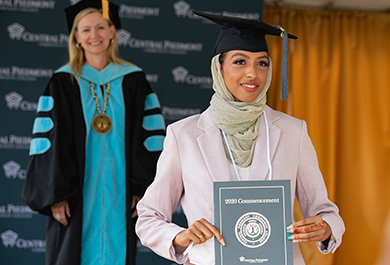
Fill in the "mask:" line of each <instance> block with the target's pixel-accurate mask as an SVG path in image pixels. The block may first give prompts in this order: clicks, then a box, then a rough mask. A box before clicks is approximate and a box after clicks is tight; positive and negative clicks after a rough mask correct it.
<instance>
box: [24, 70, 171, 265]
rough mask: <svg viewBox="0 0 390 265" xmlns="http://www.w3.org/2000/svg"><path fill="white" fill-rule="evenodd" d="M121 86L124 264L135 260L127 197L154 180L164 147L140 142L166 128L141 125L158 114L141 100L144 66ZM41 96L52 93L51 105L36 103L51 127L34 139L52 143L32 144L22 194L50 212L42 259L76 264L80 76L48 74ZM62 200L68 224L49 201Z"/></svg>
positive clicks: (82, 129)
mask: <svg viewBox="0 0 390 265" xmlns="http://www.w3.org/2000/svg"><path fill="white" fill-rule="evenodd" d="M122 88H123V98H124V105H125V124H124V126H125V143H123V144H124V145H125V156H126V171H125V172H126V219H127V225H126V227H127V239H126V242H127V244H126V248H127V252H126V253H127V255H126V264H135V256H136V255H135V254H136V250H137V246H136V240H137V237H136V235H135V232H134V231H135V229H134V226H135V222H136V219H133V218H131V214H132V212H133V210H132V209H130V205H131V200H132V196H133V195H138V196H141V197H142V196H143V194H144V192H145V190H146V188H147V187H148V185H149V184H150V183H151V182H152V181H153V179H154V175H155V170H156V169H155V168H156V167H155V166H156V163H157V160H158V157H159V155H160V150H161V149H162V144H161V148H157V149H160V150H157V149H155V150H151V151H150V150H147V149H146V148H145V145H144V142H145V140H146V139H147V138H148V137H153V136H157V137H159V139H161V138H162V139H163V137H164V135H165V128H164V129H160V130H158V129H157V130H145V129H144V128H143V127H142V123H143V119H144V117H146V116H149V115H155V114H156V115H161V110H160V108H159V107H157V108H151V109H150V108H145V106H144V105H145V98H146V97H147V96H148V95H150V94H151V93H153V91H152V89H151V87H150V85H149V83H148V82H147V81H146V79H145V74H144V73H143V72H142V71H135V72H132V73H129V74H126V75H125V76H123V79H122ZM91 96H92V95H91ZM42 98H43V102H48V99H50V98H52V99H54V104H52V109H50V110H45V109H44V108H48V107H47V106H46V107H42V110H43V111H39V108H40V107H39V106H38V112H37V118H38V117H48V118H50V119H52V120H53V121H54V127H53V128H51V129H50V130H49V131H48V132H34V134H33V140H32V141H34V139H37V140H39V139H42V138H46V139H50V143H51V145H50V147H49V148H48V150H45V149H43V150H38V151H37V150H32V151H31V150H30V159H29V163H28V169H27V178H26V180H25V183H24V187H23V192H22V199H23V201H24V202H25V203H26V204H27V205H29V206H30V207H31V209H33V210H35V211H38V212H39V213H41V214H44V215H47V216H48V223H47V231H46V264H47V265H48V264H50V265H52V264H53V265H60V264H61V265H73V264H80V258H81V251H80V250H81V234H82V222H83V217H82V212H83V192H82V191H83V182H84V172H85V171H84V169H85V154H86V150H85V146H86V131H87V130H86V126H91V125H90V124H86V122H85V118H84V116H83V108H82V100H81V96H80V87H79V84H78V81H77V80H76V79H75V78H74V76H73V75H71V74H69V73H67V72H66V71H65V72H62V71H57V72H56V73H55V74H54V75H53V76H52V78H51V79H50V81H49V83H48V85H47V87H46V90H45V91H44V93H43V95H42ZM40 101H41V99H40ZM38 105H39V104H38ZM43 105H45V104H43ZM46 105H48V104H46ZM49 105H50V104H49ZM101 108H103V107H101ZM31 152H33V154H31ZM34 152H35V153H34ZM63 200H67V201H68V202H69V206H70V209H71V218H68V222H69V224H68V226H63V225H62V224H60V223H59V222H57V221H56V220H55V219H54V218H53V217H52V212H51V205H52V204H54V203H58V202H61V201H63Z"/></svg>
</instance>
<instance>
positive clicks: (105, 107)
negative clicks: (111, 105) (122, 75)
mask: <svg viewBox="0 0 390 265" xmlns="http://www.w3.org/2000/svg"><path fill="white" fill-rule="evenodd" d="M89 85H90V86H91V90H92V95H93V98H94V99H95V102H96V108H97V111H98V112H99V114H101V113H102V112H101V111H100V105H99V101H98V99H97V97H96V93H95V89H93V83H92V82H90V83H89ZM109 95H110V83H107V88H106V100H105V101H104V108H103V114H106V111H107V105H108V96H109Z"/></svg>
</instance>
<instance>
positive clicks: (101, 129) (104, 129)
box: [89, 82, 112, 134]
mask: <svg viewBox="0 0 390 265" xmlns="http://www.w3.org/2000/svg"><path fill="white" fill-rule="evenodd" d="M89 85H90V86H91V90H92V95H93V98H94V99H95V102H96V108H97V111H98V113H99V114H98V115H96V116H95V117H94V118H93V120H92V128H93V130H94V131H95V132H97V133H98V134H106V133H109V132H110V131H111V129H112V121H111V119H110V117H108V116H107V115H106V111H107V105H108V97H109V95H110V83H107V89H106V100H105V101H104V108H103V113H102V112H101V111H100V106H99V101H98V99H97V97H96V93H95V90H94V89H93V83H92V82H90V83H89Z"/></svg>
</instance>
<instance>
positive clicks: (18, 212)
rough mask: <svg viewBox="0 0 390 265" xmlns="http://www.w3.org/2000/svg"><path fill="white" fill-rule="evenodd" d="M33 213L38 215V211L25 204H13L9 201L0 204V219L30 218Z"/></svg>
mask: <svg viewBox="0 0 390 265" xmlns="http://www.w3.org/2000/svg"><path fill="white" fill-rule="evenodd" d="M33 215H38V212H35V211H33V210H31V209H30V207H28V206H27V205H14V204H11V203H8V204H7V205H0V219H8V218H14V219H31V218H32V217H33Z"/></svg>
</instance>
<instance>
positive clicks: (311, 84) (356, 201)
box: [263, 6, 390, 265]
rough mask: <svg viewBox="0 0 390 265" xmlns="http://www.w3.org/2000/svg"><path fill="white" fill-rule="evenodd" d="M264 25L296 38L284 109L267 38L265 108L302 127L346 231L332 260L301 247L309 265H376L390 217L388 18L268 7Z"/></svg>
mask: <svg viewBox="0 0 390 265" xmlns="http://www.w3.org/2000/svg"><path fill="white" fill-rule="evenodd" d="M263 20H264V21H265V22H266V23H269V24H271V25H281V26H282V27H283V28H285V29H286V30H287V31H288V32H289V33H292V34H294V35H296V36H298V40H290V41H289V92H290V95H289V100H288V101H287V102H284V101H283V102H282V101H281V100H280V68H281V39H280V38H277V37H272V36H268V37H267V41H268V44H269V49H270V56H271V58H272V59H273V64H274V69H273V73H274V75H273V81H272V82H273V84H272V87H271V89H270V90H269V95H268V104H269V105H270V106H271V107H273V108H274V109H277V110H280V111H283V112H286V113H289V114H290V115H292V116H294V117H297V118H300V119H303V120H306V122H307V124H308V130H309V134H310V136H311V139H312V141H313V144H314V146H315V148H316V150H317V155H318V160H319V164H320V168H321V171H322V173H323V176H324V180H325V183H326V185H327V188H328V193H329V198H330V199H331V200H332V201H333V202H335V203H336V204H337V206H338V207H339V209H340V214H341V217H342V218H343V220H344V222H345V225H346V233H345V234H344V237H343V242H342V244H341V246H340V248H339V249H338V250H337V251H336V252H335V254H329V255H322V254H321V253H320V252H319V251H318V250H317V249H316V246H315V244H314V243H309V244H307V243H306V244H301V245H300V247H301V250H302V252H303V255H304V258H305V261H306V264H309V265H325V264H326V265H331V264H337V265H346V264H354V265H359V264H362V265H363V264H364V265H366V264H375V260H376V259H377V256H378V252H379V248H380V241H381V237H382V233H383V225H384V220H385V216H386V214H387V212H388V211H389V210H390V191H389V189H390V14H389V13H387V14H386V13H374V12H357V11H343V10H302V9H290V8H281V7H269V6H265V7H264V10H263ZM294 215H295V217H296V218H298V219H299V218H301V216H300V213H299V212H298V211H297V209H294ZM387 251H390V250H387Z"/></svg>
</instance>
